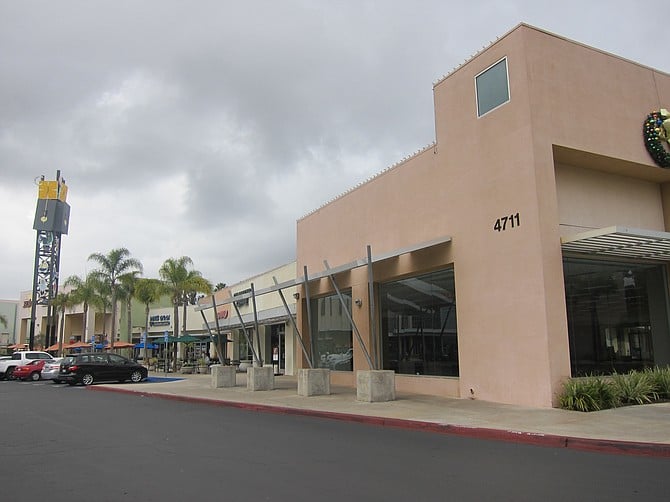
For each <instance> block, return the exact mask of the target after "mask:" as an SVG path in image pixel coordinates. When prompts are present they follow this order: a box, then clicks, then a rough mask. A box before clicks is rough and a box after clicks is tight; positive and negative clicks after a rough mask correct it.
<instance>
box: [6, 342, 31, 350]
mask: <svg viewBox="0 0 670 502" xmlns="http://www.w3.org/2000/svg"><path fill="white" fill-rule="evenodd" d="M26 347H28V344H27V343H15V344H14V345H10V346H9V347H7V348H8V349H25V348H26Z"/></svg>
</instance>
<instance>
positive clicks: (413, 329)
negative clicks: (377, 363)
mask: <svg viewBox="0 0 670 502" xmlns="http://www.w3.org/2000/svg"><path fill="white" fill-rule="evenodd" d="M380 297H381V298H380V312H381V338H382V357H383V367H384V369H390V370H394V371H395V372H396V373H402V374H412V375H440V376H458V339H457V336H456V335H457V334H456V294H455V288H454V271H453V269H448V270H442V271H439V272H434V273H430V274H426V275H422V276H419V277H412V278H409V279H402V280H400V281H395V282H391V283H387V284H382V285H381V286H380Z"/></svg>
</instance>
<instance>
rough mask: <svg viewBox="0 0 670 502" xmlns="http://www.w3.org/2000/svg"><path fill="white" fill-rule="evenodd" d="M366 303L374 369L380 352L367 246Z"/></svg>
mask: <svg viewBox="0 0 670 502" xmlns="http://www.w3.org/2000/svg"><path fill="white" fill-rule="evenodd" d="M367 250H368V303H369V312H370V340H372V360H373V361H374V363H375V368H379V367H381V365H380V356H381V354H380V350H379V347H378V343H379V340H378V339H377V323H376V321H375V319H376V318H375V282H374V281H375V278H374V274H373V271H372V248H371V247H370V245H369V244H368V246H367Z"/></svg>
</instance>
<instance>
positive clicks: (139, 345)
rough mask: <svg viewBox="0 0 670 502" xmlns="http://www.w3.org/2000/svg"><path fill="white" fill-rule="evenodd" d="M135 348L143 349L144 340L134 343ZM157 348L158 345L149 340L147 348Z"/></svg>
mask: <svg viewBox="0 0 670 502" xmlns="http://www.w3.org/2000/svg"><path fill="white" fill-rule="evenodd" d="M135 348H136V349H143V348H144V342H140V343H137V344H135ZM157 348H158V345H154V344H153V343H151V342H149V343H148V344H147V349H157Z"/></svg>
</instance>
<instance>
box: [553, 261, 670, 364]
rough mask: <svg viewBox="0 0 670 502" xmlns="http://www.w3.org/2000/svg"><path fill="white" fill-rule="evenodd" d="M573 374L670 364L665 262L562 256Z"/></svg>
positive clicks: (669, 330) (669, 331)
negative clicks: (662, 263) (599, 259)
mask: <svg viewBox="0 0 670 502" xmlns="http://www.w3.org/2000/svg"><path fill="white" fill-rule="evenodd" d="M563 271H564V278H565V294H566V307H567V316H568V335H569V341H570V362H571V367H572V376H584V375H588V374H612V373H615V372H617V373H624V372H627V371H630V370H642V369H644V368H649V367H653V366H656V365H665V364H669V363H670V329H669V326H668V295H667V276H666V273H665V266H664V265H659V264H646V263H627V262H612V261H597V260H585V259H577V258H565V259H564V260H563Z"/></svg>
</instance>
